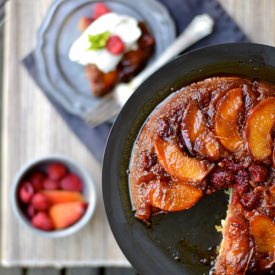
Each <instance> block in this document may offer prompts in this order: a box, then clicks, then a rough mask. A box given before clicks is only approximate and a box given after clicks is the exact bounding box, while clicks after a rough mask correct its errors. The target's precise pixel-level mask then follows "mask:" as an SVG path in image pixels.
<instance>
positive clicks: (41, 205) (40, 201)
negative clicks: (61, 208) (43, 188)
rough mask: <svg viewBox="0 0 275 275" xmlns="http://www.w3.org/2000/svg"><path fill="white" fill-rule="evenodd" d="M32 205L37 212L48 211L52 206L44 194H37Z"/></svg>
mask: <svg viewBox="0 0 275 275" xmlns="http://www.w3.org/2000/svg"><path fill="white" fill-rule="evenodd" d="M31 204H32V205H33V207H34V208H35V209H36V210H40V211H46V210H47V209H48V208H49V207H50V205H51V202H50V200H49V199H48V198H47V197H46V196H45V195H44V194H42V193H37V194H35V195H34V196H33V198H32V201H31Z"/></svg>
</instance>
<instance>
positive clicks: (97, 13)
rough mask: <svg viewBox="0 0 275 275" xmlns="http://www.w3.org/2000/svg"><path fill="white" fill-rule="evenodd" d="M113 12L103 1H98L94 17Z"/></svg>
mask: <svg viewBox="0 0 275 275" xmlns="http://www.w3.org/2000/svg"><path fill="white" fill-rule="evenodd" d="M109 12H111V10H110V9H109V8H108V7H107V6H106V5H105V4H103V3H97V4H95V9H94V14H93V19H97V18H99V17H100V16H102V15H104V14H106V13H109Z"/></svg>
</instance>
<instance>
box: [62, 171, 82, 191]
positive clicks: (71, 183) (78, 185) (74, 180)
mask: <svg viewBox="0 0 275 275" xmlns="http://www.w3.org/2000/svg"><path fill="white" fill-rule="evenodd" d="M60 185H61V188H62V189H64V190H68V191H78V192H82V189H83V185H82V181H81V179H80V178H79V177H78V176H77V175H75V174H72V173H71V174H68V175H67V176H66V177H65V178H63V179H62V180H61V182H60Z"/></svg>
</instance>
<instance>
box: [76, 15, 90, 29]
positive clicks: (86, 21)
mask: <svg viewBox="0 0 275 275" xmlns="http://www.w3.org/2000/svg"><path fill="white" fill-rule="evenodd" d="M92 22H93V19H92V18H89V17H82V18H81V19H80V20H79V23H78V28H79V30H80V31H82V32H83V31H85V30H86V29H87V28H88V27H89V26H90V24H92Z"/></svg>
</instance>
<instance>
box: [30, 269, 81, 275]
mask: <svg viewBox="0 0 275 275" xmlns="http://www.w3.org/2000/svg"><path fill="white" fill-rule="evenodd" d="M26 275H61V271H60V269H55V268H31V269H28V270H27V271H26ZM79 275H80V274H79Z"/></svg>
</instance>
